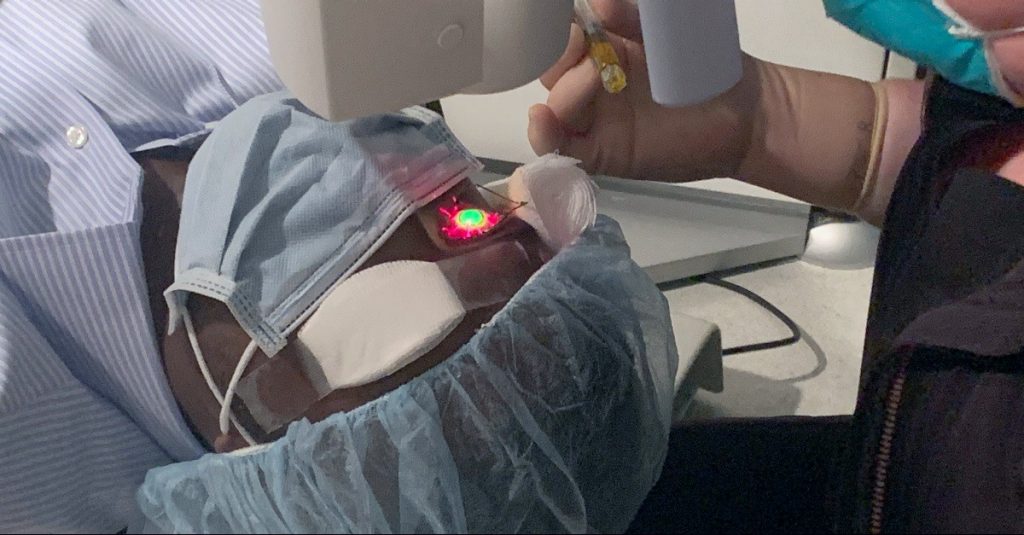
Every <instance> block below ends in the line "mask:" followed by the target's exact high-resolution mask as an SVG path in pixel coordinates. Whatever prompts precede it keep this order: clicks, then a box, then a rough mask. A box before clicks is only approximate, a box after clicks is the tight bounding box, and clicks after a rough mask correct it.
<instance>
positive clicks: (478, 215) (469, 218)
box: [438, 198, 505, 242]
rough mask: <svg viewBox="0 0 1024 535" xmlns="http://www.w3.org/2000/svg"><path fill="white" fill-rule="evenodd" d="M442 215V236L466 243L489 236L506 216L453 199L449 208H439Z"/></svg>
mask: <svg viewBox="0 0 1024 535" xmlns="http://www.w3.org/2000/svg"><path fill="white" fill-rule="evenodd" d="M438 211H439V212H440V213H441V216H442V217H441V221H440V224H441V234H443V235H444V237H445V238H447V239H449V240H452V241H457V242H458V241H465V240H471V239H473V238H478V237H480V236H483V235H484V234H487V233H488V232H490V231H491V230H493V229H494V227H496V226H498V223H500V222H501V221H502V219H504V218H505V216H504V214H501V213H498V212H492V211H490V210H487V209H485V208H479V207H476V206H473V205H471V204H467V203H463V202H460V201H459V199H458V198H452V200H451V203H450V204H448V205H447V206H441V207H439V208H438Z"/></svg>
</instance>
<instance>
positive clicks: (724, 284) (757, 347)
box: [696, 275, 800, 357]
mask: <svg viewBox="0 0 1024 535" xmlns="http://www.w3.org/2000/svg"><path fill="white" fill-rule="evenodd" d="M696 280H698V281H700V282H706V283H708V284H712V285H715V286H718V287H720V288H725V289H726V290H731V291H733V292H736V293H738V294H740V295H742V296H743V297H746V298H747V299H750V300H751V301H753V302H755V303H757V304H759V305H761V307H763V308H764V309H765V310H767V311H768V312H771V313H772V315H773V316H775V317H776V318H778V319H779V321H781V322H782V323H785V324H786V327H789V330H790V332H792V333H793V334H792V335H790V336H788V337H786V338H782V339H780V340H772V341H770V342H760V343H756V344H747V345H742V346H736V347H729V348H726V349H723V350H722V356H723V357H726V356H729V355H738V354H740V353H750V352H753V351H763V350H765V349H775V348H777V347H785V346H788V345H792V344H795V343H797V342H799V341H800V327H799V326H798V325H797V324H796V322H795V321H793V320H792V318H790V317H789V316H787V315H786V313H785V312H783V311H781V310H779V309H778V308H777V307H776V306H775V305H773V304H771V303H769V302H768V300H767V299H765V298H763V297H761V296H760V295H757V294H756V293H754V292H752V291H750V290H748V289H746V288H744V287H742V286H740V285H738V284H735V283H732V282H729V281H726V280H722V279H719V278H715V277H712V276H710V275H704V276H702V277H697V278H696Z"/></svg>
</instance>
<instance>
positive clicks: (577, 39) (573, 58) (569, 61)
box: [540, 24, 587, 91]
mask: <svg viewBox="0 0 1024 535" xmlns="http://www.w3.org/2000/svg"><path fill="white" fill-rule="evenodd" d="M586 55H587V44H586V41H584V39H583V30H581V29H580V27H579V26H577V25H576V24H573V25H572V28H571V29H570V31H569V44H568V45H566V47H565V52H562V57H560V58H558V61H556V62H555V63H554V65H552V66H551V67H548V70H547V71H545V72H544V74H542V75H540V83H541V85H543V86H544V88H545V89H547V90H548V91H550V90H551V88H552V87H554V86H555V84H556V83H557V82H558V80H560V79H561V78H562V76H563V75H564V74H565V72H566V71H568V70H569V69H571V68H573V67H575V66H576V65H578V64H579V63H580V61H581V60H583V59H584V56H586Z"/></svg>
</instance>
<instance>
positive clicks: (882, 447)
mask: <svg viewBox="0 0 1024 535" xmlns="http://www.w3.org/2000/svg"><path fill="white" fill-rule="evenodd" d="M909 363H910V357H909V356H905V357H903V359H902V361H901V362H900V366H899V369H898V370H897V372H896V376H895V377H893V379H892V382H891V383H890V384H889V392H888V394H887V396H886V400H885V420H884V422H883V423H882V436H881V438H880V439H879V441H878V449H877V453H876V454H875V470H874V486H873V488H872V491H871V522H870V525H869V531H870V532H871V533H881V532H882V520H883V510H884V506H885V490H886V489H885V485H886V480H887V477H888V475H889V464H890V463H891V461H892V458H891V454H892V440H893V435H895V434H896V411H897V410H898V409H899V406H900V401H901V400H902V398H903V384H904V383H905V382H906V380H907V365H908V364H909Z"/></svg>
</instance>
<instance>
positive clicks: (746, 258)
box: [474, 162, 810, 283]
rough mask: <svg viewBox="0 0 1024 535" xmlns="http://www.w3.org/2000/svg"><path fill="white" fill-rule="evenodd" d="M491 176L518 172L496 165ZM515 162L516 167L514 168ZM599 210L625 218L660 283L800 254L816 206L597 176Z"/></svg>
mask: <svg viewBox="0 0 1024 535" xmlns="http://www.w3.org/2000/svg"><path fill="white" fill-rule="evenodd" d="M487 163H488V169H486V170H485V171H484V172H482V173H480V174H479V175H478V176H475V177H474V180H475V181H477V182H478V183H486V182H490V181H493V180H498V179H501V178H504V177H506V176H508V175H509V174H511V171H510V170H509V167H508V166H507V165H505V166H497V168H496V166H494V165H492V164H491V162H487ZM512 169H514V167H513V168H512ZM594 181H595V182H596V183H597V185H598V187H599V190H598V194H597V202H598V211H599V212H600V213H602V214H605V215H608V216H610V217H612V218H613V219H615V220H616V221H618V222H619V224H620V225H622V231H623V233H624V234H625V235H626V239H627V241H628V242H629V245H630V249H631V251H632V256H633V260H635V261H636V262H637V264H639V265H640V266H641V267H643V268H644V269H645V270H646V271H647V273H648V274H649V275H650V276H651V278H652V279H654V282H656V283H662V282H669V281H673V280H679V279H685V278H689V277H694V276H697V275H703V274H705V273H711V272H714V271H721V270H725V269H732V268H736V267H740V266H745V265H749V264H755V263H760V262H767V261H771V260H777V259H781V258H786V257H792V256H797V255H799V254H801V253H802V252H803V250H804V245H805V243H806V239H807V230H808V222H809V219H810V206H808V205H806V204H803V203H799V202H794V201H784V200H776V199H764V198H760V197H754V196H748V195H740V194H735V193H725V192H718V191H708V190H704V189H698V188H695V187H688V186H685V185H678V184H664V183H658V182H643V181H636V180H623V179H617V178H611V177H604V176H598V177H595V178H594Z"/></svg>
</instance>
